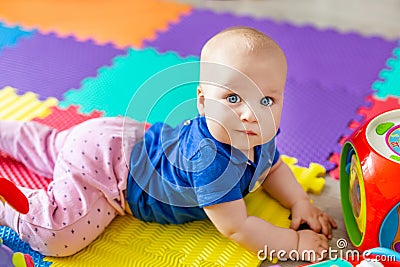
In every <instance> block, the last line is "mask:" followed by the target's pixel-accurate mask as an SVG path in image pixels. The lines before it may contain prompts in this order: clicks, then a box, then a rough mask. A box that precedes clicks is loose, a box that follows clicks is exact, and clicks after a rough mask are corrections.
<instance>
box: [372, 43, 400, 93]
mask: <svg viewBox="0 0 400 267" xmlns="http://www.w3.org/2000/svg"><path fill="white" fill-rule="evenodd" d="M386 65H387V69H383V70H382V71H381V72H380V73H379V78H380V79H381V80H379V81H376V82H374V83H373V85H372V88H373V89H374V90H375V91H376V96H377V97H379V98H386V97H389V96H396V97H400V41H399V45H398V47H397V48H396V49H394V50H393V57H392V58H389V59H388V60H387V62H386Z"/></svg>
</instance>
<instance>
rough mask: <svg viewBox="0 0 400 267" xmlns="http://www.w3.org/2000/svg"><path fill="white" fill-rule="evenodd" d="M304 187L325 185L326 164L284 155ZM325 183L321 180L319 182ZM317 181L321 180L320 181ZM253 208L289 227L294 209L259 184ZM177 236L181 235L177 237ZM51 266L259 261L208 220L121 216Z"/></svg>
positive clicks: (253, 212)
mask: <svg viewBox="0 0 400 267" xmlns="http://www.w3.org/2000/svg"><path fill="white" fill-rule="evenodd" d="M285 161H286V162H287V163H288V164H289V166H290V167H291V168H292V170H295V175H296V178H297V179H298V180H299V182H300V183H301V184H302V185H303V187H304V189H305V190H306V191H309V190H312V188H314V187H315V185H317V187H318V188H321V189H322V186H323V181H324V179H322V181H321V178H320V177H321V176H323V175H324V174H325V170H324V169H323V168H322V166H318V165H310V167H309V168H304V167H303V168H300V167H299V166H295V165H294V164H295V163H296V159H294V158H285ZM321 183H322V184H321ZM318 184H319V185H318ZM246 203H247V205H248V210H249V214H251V215H258V216H260V217H262V218H264V219H265V220H267V221H269V222H271V223H273V224H275V225H278V226H281V227H289V225H290V221H289V219H288V217H289V215H290V212H289V210H287V209H285V208H283V207H282V206H281V205H280V204H279V203H277V202H276V201H275V200H273V199H271V198H270V197H268V196H267V195H266V194H265V193H263V192H262V191H260V190H258V191H256V192H254V193H252V194H250V195H248V197H246ZM178 236H179V238H177V237H178ZM45 260H46V261H47V260H48V261H51V262H53V264H52V265H51V266H52V267H61V266H77V267H79V266H82V267H84V266H88V265H93V266H176V267H178V266H182V267H183V266H213V267H218V266H243V267H245V266H246V267H251V266H258V265H259V264H260V263H261V262H260V261H259V260H258V259H257V256H256V255H255V254H252V253H250V252H248V251H246V250H245V249H243V248H241V247H240V246H238V245H237V244H235V243H234V242H232V241H230V240H228V239H227V238H224V237H223V236H222V235H221V234H219V232H218V231H217V230H216V229H215V227H214V226H213V225H212V224H211V222H210V221H208V220H205V221H197V222H191V223H186V224H183V225H160V224H156V223H144V222H141V221H139V220H136V219H134V218H132V217H131V216H123V217H122V216H119V217H117V218H116V219H115V220H114V221H113V222H112V223H111V225H110V226H109V227H108V228H107V230H106V231H105V232H104V233H103V234H102V235H101V236H100V237H99V238H98V239H96V240H95V241H94V242H93V243H92V244H91V245H90V246H89V247H87V248H86V249H84V250H83V251H81V252H79V253H78V254H76V255H74V256H71V257H66V258H52V257H47V258H45Z"/></svg>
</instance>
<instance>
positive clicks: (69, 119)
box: [33, 106, 103, 131]
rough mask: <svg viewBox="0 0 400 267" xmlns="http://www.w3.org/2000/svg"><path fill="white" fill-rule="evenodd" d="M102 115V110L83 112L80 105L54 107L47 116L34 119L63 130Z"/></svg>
mask: <svg viewBox="0 0 400 267" xmlns="http://www.w3.org/2000/svg"><path fill="white" fill-rule="evenodd" d="M101 116H103V112H100V111H93V112H92V113H90V114H81V113H79V112H78V106H69V107H68V108H66V109H60V108H59V107H52V108H51V113H50V115H48V116H46V117H45V118H35V119H33V120H34V121H37V122H40V123H43V124H46V125H48V126H50V127H53V128H56V129H58V130H59V131H62V130H65V129H68V128H70V127H72V126H74V125H76V124H78V123H81V122H84V121H86V120H88V119H92V118H99V117H101Z"/></svg>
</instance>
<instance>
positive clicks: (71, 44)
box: [0, 33, 125, 100]
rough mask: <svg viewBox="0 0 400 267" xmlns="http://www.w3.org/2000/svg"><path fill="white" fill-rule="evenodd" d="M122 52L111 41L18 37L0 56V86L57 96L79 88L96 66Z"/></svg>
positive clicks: (93, 74)
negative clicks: (14, 44)
mask: <svg viewBox="0 0 400 267" xmlns="http://www.w3.org/2000/svg"><path fill="white" fill-rule="evenodd" d="M123 53H125V50H121V49H117V48H115V47H114V46H113V45H112V44H107V45H102V46H100V45H96V44H94V43H93V42H92V41H85V42H79V41H77V40H76V39H75V38H74V37H72V36H70V37H67V38H59V37H57V36H56V35H55V34H47V35H43V34H40V33H37V34H36V35H35V36H34V38H29V39H23V40H20V42H19V44H18V46H16V47H13V48H5V49H4V50H3V51H2V53H1V56H0V69H1V72H0V88H3V87H4V86H12V87H15V88H17V89H18V93H25V92H27V91H34V92H35V93H37V94H39V96H40V98H41V99H45V98H47V97H50V96H52V97H56V98H57V99H59V100H61V99H62V96H63V94H64V92H66V91H68V90H70V89H71V88H79V87H80V82H81V80H83V79H84V78H85V77H90V76H96V75H97V69H98V68H100V67H101V66H104V65H109V64H111V62H112V58H114V57H115V56H117V55H119V54H123Z"/></svg>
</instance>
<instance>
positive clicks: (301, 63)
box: [146, 10, 396, 96]
mask: <svg viewBox="0 0 400 267" xmlns="http://www.w3.org/2000/svg"><path fill="white" fill-rule="evenodd" d="M237 25H246V26H251V27H255V28H257V29H259V30H261V31H264V32H265V33H267V34H269V35H270V36H271V37H272V38H274V39H275V40H276V41H277V42H278V43H279V45H280V46H281V47H282V49H283V50H284V51H285V53H286V55H287V60H288V66H289V70H288V75H289V77H291V78H294V79H296V80H297V81H298V82H299V83H302V82H308V81H318V82H320V83H321V84H323V85H326V86H328V87H329V88H332V86H346V87H347V88H348V90H352V91H353V92H356V93H360V94H363V95H364V96H366V95H367V94H369V92H370V87H371V84H372V83H373V82H374V81H375V80H376V78H377V74H378V72H379V71H380V70H381V69H382V68H383V67H384V64H385V62H386V60H387V58H389V57H390V56H391V53H392V50H393V49H394V48H395V47H396V42H395V41H385V40H384V39H381V38H365V37H362V36H361V35H358V34H355V33H348V34H341V33H339V32H337V31H335V30H317V29H316V28H314V27H311V26H306V27H298V26H294V25H291V24H287V23H282V22H274V21H272V20H269V19H254V18H251V17H241V16H235V15H231V14H220V13H218V14H217V13H214V12H212V11H208V10H194V11H193V12H192V13H191V14H190V15H189V16H186V17H184V18H183V19H182V20H181V21H180V23H179V24H176V25H172V26H171V27H170V29H169V30H168V31H166V32H162V33H159V34H158V36H157V38H156V39H154V40H152V41H148V42H146V45H149V46H153V47H155V48H156V49H157V50H159V51H161V52H164V51H168V50H173V51H177V52H178V53H179V54H180V55H182V56H188V55H197V56H198V55H199V54H200V49H201V47H202V45H203V44H204V43H205V42H206V40H207V39H208V38H210V37H211V36H212V35H214V34H215V33H217V32H218V31H220V30H222V29H224V28H226V27H231V26H237Z"/></svg>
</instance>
